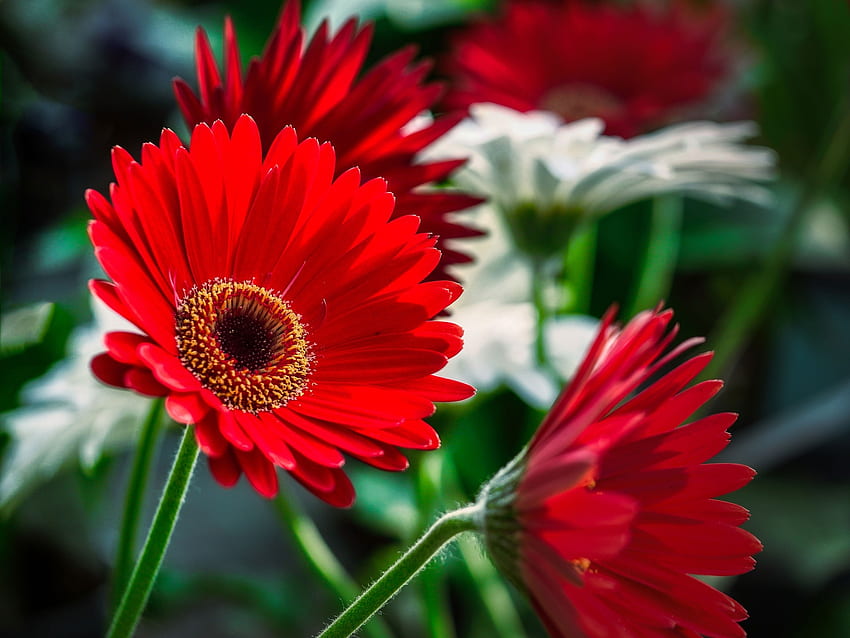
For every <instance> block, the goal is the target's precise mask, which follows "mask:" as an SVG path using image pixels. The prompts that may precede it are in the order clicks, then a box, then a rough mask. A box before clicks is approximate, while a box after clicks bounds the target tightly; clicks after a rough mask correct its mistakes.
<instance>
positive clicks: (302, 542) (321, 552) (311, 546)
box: [273, 492, 392, 638]
mask: <svg viewBox="0 0 850 638" xmlns="http://www.w3.org/2000/svg"><path fill="white" fill-rule="evenodd" d="M273 504H274V508H275V510H276V511H277V513H278V515H279V516H280V519H281V522H282V523H283V526H284V527H285V528H286V529H287V530H288V531H289V533H290V537H291V538H292V541H293V542H294V543H295V546H296V547H297V548H298V549H299V551H300V552H301V555H302V556H303V557H304V560H305V561H306V562H307V564H308V565H309V567H310V569H312V570H313V573H314V574H316V576H317V577H318V578H319V579H320V580H321V581H322V583H324V585H325V587H327V588H328V590H329V591H331V592H332V593H333V594H334V595H335V596H337V597H339V598H341V599H342V600H343V601H345V602H351V601H352V600H354V599H355V598H356V597H357V594H358V592H359V591H360V588H359V587H358V586H357V583H355V582H354V579H352V578H351V576H350V575H349V574H348V572H347V571H346V570H345V567H343V566H342V564H341V563H340V562H339V560H337V558H336V556H335V555H334V553H333V551H332V550H331V548H330V547H328V544H327V543H326V542H325V539H324V538H322V534H321V532H319V530H318V528H317V527H316V525H315V523H313V521H312V519H310V518H309V517H308V516H307V515H305V514H304V513H303V512H301V511H299V510H298V509H297V508H296V507H295V506H294V505H293V504H292V501H291V500H290V499H288V498H287V497H286V495H284V494H283V492H281V493H279V494H278V495H277V498H275V499H274V501H273ZM364 632H365V633H366V635H368V636H370V637H371V638H391V637H392V633H391V632H390V630H389V627H387V626H386V624H385V623H384V622H383V621H382V620H381V619H380V618H376V619H374V620H373V621H372V622H370V623H369V624H368V625H366V627H364Z"/></svg>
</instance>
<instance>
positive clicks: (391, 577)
mask: <svg viewBox="0 0 850 638" xmlns="http://www.w3.org/2000/svg"><path fill="white" fill-rule="evenodd" d="M479 510H480V506H479V505H469V506H467V507H463V508H461V509H458V510H454V511H452V512H449V513H448V514H444V515H443V516H441V517H440V518H439V519H438V520H437V522H435V523H434V524H433V525H432V526H431V527H430V529H428V531H427V532H425V534H424V535H423V536H422V537H421V538H420V539H419V540H418V541H416V543H414V545H413V546H412V547H411V548H410V549H408V550H407V552H405V553H404V554H402V556H401V558H399V559H398V561H396V562H395V563H394V564H393V565H391V566H390V567H389V569H387V571H385V572H384V573H383V574H382V575H381V576H380V578H378V580H376V581H375V582H374V583H372V585H370V586H369V588H368V589H366V591H364V592H363V593H362V594H360V596H359V597H358V598H357V600H355V601H354V602H353V603H352V604H351V605H350V606H349V607H348V608H347V609H346V610H345V611H343V612H342V613H341V614H340V615H339V616H337V617H336V619H335V620H333V621H332V622H331V624H329V625H328V626H327V627H326V628H325V629H324V631H322V632H321V633H319V634H318V635H317V638H347V637H348V636H351V635H352V634H353V633H354V632H355V631H357V630H358V629H359V628H360V626H361V625H362V624H363V623H365V622H366V621H367V620H369V618H371V617H372V615H373V614H375V613H376V612H377V611H378V610H379V609H380V608H381V607H383V606H384V605H385V604H386V603H387V601H389V600H390V599H391V598H392V597H393V596H395V595H396V594H397V593H398V591H399V590H400V589H401V588H402V587H404V585H406V584H407V582H408V581H409V580H410V579H411V578H413V577H414V576H415V575H416V574H417V573H418V572H419V570H421V569H422V568H423V567H425V565H427V564H428V562H429V561H430V560H431V558H433V557H434V555H435V554H436V553H437V552H438V551H440V549H441V548H442V547H443V546H444V545H445V544H446V543H448V542H449V541H450V540H451V539H452V538H454V537H455V536H456V535H458V534H460V533H461V532H466V531H472V530H474V529H476V528H477V524H476V521H475V519H476V516H477V515H478V513H479Z"/></svg>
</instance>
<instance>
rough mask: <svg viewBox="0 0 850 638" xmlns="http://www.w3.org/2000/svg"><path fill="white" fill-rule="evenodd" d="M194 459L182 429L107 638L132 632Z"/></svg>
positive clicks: (188, 434)
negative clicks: (160, 495)
mask: <svg viewBox="0 0 850 638" xmlns="http://www.w3.org/2000/svg"><path fill="white" fill-rule="evenodd" d="M197 460H198V443H197V442H196V441H195V432H194V430H193V428H192V426H186V430H185V432H184V433H183V439H182V440H181V441H180V448H179V449H178V450H177V456H176V457H175V458H174V465H173V466H172V467H171V473H170V474H169V475H168V481H167V482H166V484H165V488H164V489H163V491H162V497H161V498H160V500H159V506H158V507H157V510H156V514H154V518H153V523H151V528H150V531H149V532H148V537H147V540H145V545H144V547H143V548H142V553H141V555H140V556H139V560H138V561H137V562H136V566H135V568H134V569H133V573H132V575H131V576H130V581H129V583H128V584H127V588H126V589H125V590H124V594H123V596H122V597H121V603H120V604H119V605H118V610H117V611H116V612H115V615H114V616H113V617H112V624H111V625H110V627H109V632H108V633H107V638H127V637H128V636H131V635H132V634H133V632H134V631H135V629H136V625H137V624H138V623H139V618H140V617H141V615H142V610H143V609H144V608H145V605H146V604H147V602H148V597H149V596H150V593H151V589H153V583H154V580H155V579H156V575H157V573H159V568H160V566H161V565H162V559H163V557H164V556H165V550H166V549H167V548H168V543H169V541H170V540H171V533H172V532H173V531H174V525H175V524H176V523H177V516H178V515H179V514H180V508H181V507H182V505H183V500H184V498H185V497H186V489H187V488H188V487H189V480H190V479H191V478H192V471H193V470H194V469H195V462H196V461H197Z"/></svg>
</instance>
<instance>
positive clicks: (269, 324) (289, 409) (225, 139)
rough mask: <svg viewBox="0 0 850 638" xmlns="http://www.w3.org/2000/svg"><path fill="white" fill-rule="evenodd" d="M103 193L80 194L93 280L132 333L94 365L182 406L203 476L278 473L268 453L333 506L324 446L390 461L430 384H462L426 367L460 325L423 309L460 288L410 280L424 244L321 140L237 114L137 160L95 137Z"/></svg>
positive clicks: (397, 459)
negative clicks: (273, 130)
mask: <svg viewBox="0 0 850 638" xmlns="http://www.w3.org/2000/svg"><path fill="white" fill-rule="evenodd" d="M113 166H114V169H115V175H116V179H117V184H113V185H112V186H111V188H110V200H111V201H109V200H107V199H106V198H104V197H103V196H102V195H100V194H99V193H97V192H94V191H89V192H88V193H87V202H88V205H89V208H90V209H91V211H92V213H93V215H94V217H95V219H94V221H92V222H91V226H90V235H91V239H92V243H93V244H94V246H95V254H96V256H97V258H98V260H99V261H100V264H101V265H102V266H103V269H104V270H105V271H106V273H107V274H108V275H109V276H110V277H111V279H112V282H108V281H94V282H93V283H92V290H93V292H94V294H96V295H97V296H98V297H100V298H101V299H102V300H103V301H104V302H106V303H107V304H108V305H109V306H110V307H111V308H113V309H114V310H115V311H117V312H118V313H119V314H120V315H122V316H123V317H125V318H126V319H128V320H130V321H131V322H133V323H134V324H135V325H136V326H137V327H138V328H139V330H140V331H141V334H135V333H127V332H112V333H109V334H107V335H106V338H105V345H106V348H107V352H105V353H103V354H101V355H99V356H97V357H96V358H95V359H94V360H93V361H92V368H93V370H94V372H95V374H96V375H97V376H98V377H99V378H100V379H101V380H103V381H105V382H106V383H109V384H112V385H115V386H119V387H124V388H129V389H133V390H136V391H138V392H140V393H142V394H146V395H151V396H164V397H166V399H165V405H166V409H167V410H168V413H169V414H170V415H171V416H172V417H173V418H174V419H175V420H176V421H178V422H180V423H186V424H190V423H193V424H195V427H196V429H195V433H196V436H197V440H198V443H199V445H200V447H201V449H202V450H203V451H204V452H205V453H206V455H207V456H208V459H209V465H210V469H211V470H212V473H213V475H214V476H215V478H216V479H217V480H218V481H219V483H221V484H223V485H233V484H234V483H235V482H236V481H237V480H238V479H239V476H240V475H241V473H243V472H244V473H245V475H246V476H247V478H248V480H249V481H250V482H251V484H252V485H253V486H254V488H256V490H257V491H258V492H260V493H261V494H263V495H264V496H268V497H270V496H273V495H274V494H275V493H276V492H277V489H278V484H277V476H276V472H275V466H280V467H283V468H285V469H286V470H287V471H289V472H290V473H291V474H292V475H293V476H294V477H295V478H296V479H297V480H298V481H300V482H301V483H302V484H303V485H304V486H305V487H306V488H307V489H309V490H310V491H311V492H313V493H314V494H316V495H317V496H319V497H320V498H322V499H324V500H325V501H327V502H328V503H331V504H333V505H338V506H346V505H350V504H351V503H352V502H353V500H354V490H353V488H352V486H351V483H350V482H349V480H348V478H347V477H346V475H345V473H344V472H343V470H342V469H341V467H342V465H343V463H344V460H345V459H344V457H343V454H342V453H343V452H345V453H346V454H348V455H350V456H353V457H355V458H358V459H360V460H362V461H364V462H366V463H369V464H371V465H373V466H375V467H378V468H381V469H384V470H403V469H404V468H405V467H406V466H407V459H406V458H405V457H404V456H403V455H402V454H401V453H400V452H399V451H398V449H397V448H398V447H401V448H415V449H431V448H435V447H437V446H438V445H439V439H438V438H437V435H436V433H435V432H434V431H433V430H432V429H431V427H430V426H428V425H427V424H426V423H425V422H424V421H423V420H422V419H423V418H424V417H427V416H429V415H430V414H431V413H432V412H433V410H434V405H433V402H434V401H453V400H457V399H462V398H465V397H467V396H469V395H470V394H471V392H472V389H471V388H469V387H468V386H466V385H464V384H461V383H457V382H454V381H450V380H447V379H443V378H440V377H436V376H434V375H433V373H434V372H437V371H438V370H439V369H441V368H442V367H443V366H444V365H445V363H446V361H447V359H448V357H451V356H453V355H454V354H455V353H457V352H458V351H459V349H460V347H461V330H460V328H458V327H457V326H455V325H454V324H452V323H449V322H445V321H433V320H431V318H432V317H434V316H435V315H436V314H437V313H439V312H441V311H442V310H443V309H444V308H445V307H446V306H447V305H448V304H449V303H451V302H452V301H453V300H454V299H455V298H456V297H457V295H458V294H459V293H460V287H459V286H458V285H457V284H456V283H454V282H450V281H433V282H428V283H422V280H423V279H424V278H425V277H427V276H428V275H429V274H430V273H431V271H432V270H433V269H434V267H435V266H436V265H437V263H438V261H439V259H440V255H439V251H437V250H436V249H435V248H434V240H433V239H432V238H430V237H429V236H428V235H427V234H423V233H420V232H418V226H419V220H418V219H417V218H416V217H414V216H402V217H397V218H395V219H394V220H392V221H390V217H391V215H392V213H393V196H392V194H390V193H388V192H387V191H386V183H385V182H384V181H383V180H378V179H376V180H371V181H368V182H366V183H363V184H362V185H361V180H360V174H359V171H358V170H357V169H351V170H348V171H345V172H344V173H342V174H341V175H340V176H339V177H336V178H334V175H335V173H336V170H335V164H334V151H333V148H332V147H331V146H330V145H329V144H323V145H320V144H319V143H318V142H317V141H316V140H315V139H313V138H310V139H307V140H306V141H303V142H301V143H298V141H297V139H296V133H295V131H294V130H293V129H292V128H285V129H283V131H281V132H280V134H279V135H277V137H275V139H274V140H273V141H272V142H271V143H270V144H269V149H268V152H267V153H266V154H264V153H263V150H262V144H261V140H260V134H259V131H258V129H257V126H256V124H255V123H254V121H253V120H252V119H251V118H250V117H248V116H243V117H240V118H239V119H238V120H237V121H236V123H235V124H234V125H233V131H232V135H231V134H230V133H229V132H228V131H227V129H226V127H225V126H224V124H223V123H221V122H216V123H215V124H214V125H213V126H212V127H209V126H207V125H205V124H201V125H198V126H197V127H196V128H195V129H194V133H193V134H192V139H191V145H190V146H189V148H184V147H183V146H181V143H180V141H179V140H178V138H177V136H176V135H175V134H174V133H173V132H171V131H169V130H165V131H163V133H162V137H161V140H160V144H159V146H155V145H153V144H145V145H144V146H143V147H142V159H141V162H136V161H134V160H133V158H132V157H131V156H130V155H129V154H128V153H127V152H126V151H124V150H123V149H121V148H116V149H115V150H114V152H113Z"/></svg>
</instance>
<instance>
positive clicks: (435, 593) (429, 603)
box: [416, 450, 457, 638]
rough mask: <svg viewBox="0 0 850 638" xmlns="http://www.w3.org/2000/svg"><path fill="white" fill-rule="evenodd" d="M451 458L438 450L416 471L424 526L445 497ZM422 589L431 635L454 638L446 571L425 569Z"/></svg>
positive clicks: (417, 492)
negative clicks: (444, 485) (445, 476)
mask: <svg viewBox="0 0 850 638" xmlns="http://www.w3.org/2000/svg"><path fill="white" fill-rule="evenodd" d="M447 462H449V459H448V457H447V456H446V454H445V450H435V451H434V452H432V453H430V454H428V455H427V456H426V457H424V458H423V459H422V462H421V463H420V464H419V468H418V471H417V473H416V477H417V481H416V496H417V503H418V505H419V514H420V524H419V528H420V529H424V528H425V524H426V522H427V521H430V520H432V519H433V514H434V512H435V511H436V509H437V507H438V504H439V503H441V502H444V499H443V492H444V490H443V469H444V467H445V464H446V463H447ZM417 584H418V585H419V591H420V592H421V594H422V596H421V597H422V605H423V607H424V609H425V623H426V626H427V629H428V634H427V635H428V636H430V638H455V636H456V635H457V632H456V631H455V627H454V621H453V619H452V614H451V610H450V608H449V604H448V603H449V601H448V596H447V595H446V574H445V573H444V572H443V570H439V569H426V570H425V571H423V572H422V574H421V575H420V576H419V582H418V583H417Z"/></svg>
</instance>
